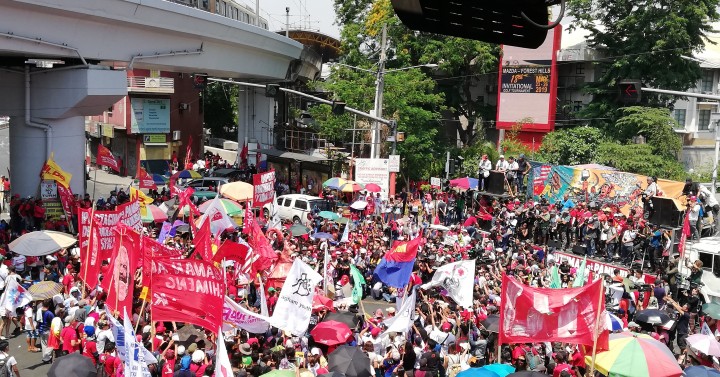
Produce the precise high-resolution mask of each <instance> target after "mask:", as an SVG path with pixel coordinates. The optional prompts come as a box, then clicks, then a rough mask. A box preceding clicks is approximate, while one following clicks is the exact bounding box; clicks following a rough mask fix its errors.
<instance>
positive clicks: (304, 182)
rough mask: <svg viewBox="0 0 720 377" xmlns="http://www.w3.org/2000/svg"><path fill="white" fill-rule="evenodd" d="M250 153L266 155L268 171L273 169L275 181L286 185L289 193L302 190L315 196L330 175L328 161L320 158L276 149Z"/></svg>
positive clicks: (330, 170) (330, 169)
mask: <svg viewBox="0 0 720 377" xmlns="http://www.w3.org/2000/svg"><path fill="white" fill-rule="evenodd" d="M250 152H251V153H256V152H259V153H262V154H264V155H266V156H267V167H268V169H275V179H276V181H277V182H279V183H284V184H287V185H288V187H290V192H291V193H298V192H301V190H303V189H304V190H303V191H304V192H305V193H306V194H309V195H317V194H319V192H320V190H322V183H323V182H325V181H326V180H328V179H329V178H330V174H331V173H332V168H331V166H330V160H327V159H323V158H320V157H315V156H310V155H307V154H302V153H292V152H285V151H279V150H277V149H260V150H257V151H250Z"/></svg>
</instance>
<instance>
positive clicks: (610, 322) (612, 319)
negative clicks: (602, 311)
mask: <svg viewBox="0 0 720 377" xmlns="http://www.w3.org/2000/svg"><path fill="white" fill-rule="evenodd" d="M606 314H607V315H606V316H605V328H607V329H608V330H610V331H622V329H623V321H622V319H620V318H618V316H616V315H615V314H611V313H609V312H606Z"/></svg>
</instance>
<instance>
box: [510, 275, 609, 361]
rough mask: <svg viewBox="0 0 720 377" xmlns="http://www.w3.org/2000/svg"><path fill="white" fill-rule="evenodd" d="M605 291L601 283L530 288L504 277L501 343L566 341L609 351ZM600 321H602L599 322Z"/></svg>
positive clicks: (599, 281)
mask: <svg viewBox="0 0 720 377" xmlns="http://www.w3.org/2000/svg"><path fill="white" fill-rule="evenodd" d="M604 311H605V292H604V289H603V281H602V279H601V280H598V281H596V282H594V283H591V284H587V285H585V286H584V287H580V288H567V289H550V288H532V287H528V286H526V285H524V284H522V283H521V282H519V281H517V280H516V279H514V278H510V277H508V276H506V275H504V274H503V279H502V294H501V297H500V318H501V321H500V329H499V333H498V337H499V339H498V341H499V342H500V343H531V342H556V341H557V342H563V343H575V344H585V345H589V346H592V345H593V343H594V339H595V329H596V328H597V329H598V330H599V331H600V336H599V337H598V349H600V350H606V349H607V348H608V332H607V330H606V329H605V316H604V313H603V312H604ZM598 319H599V321H598Z"/></svg>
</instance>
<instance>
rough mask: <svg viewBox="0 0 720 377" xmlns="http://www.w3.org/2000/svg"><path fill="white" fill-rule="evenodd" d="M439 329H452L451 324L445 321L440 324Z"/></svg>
mask: <svg viewBox="0 0 720 377" xmlns="http://www.w3.org/2000/svg"><path fill="white" fill-rule="evenodd" d="M440 329H441V330H442V331H450V330H452V325H451V324H450V323H449V322H445V323H443V324H442V326H441V327H440Z"/></svg>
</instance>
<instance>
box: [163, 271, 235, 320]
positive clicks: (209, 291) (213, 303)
mask: <svg viewBox="0 0 720 377" xmlns="http://www.w3.org/2000/svg"><path fill="white" fill-rule="evenodd" d="M151 281H152V284H151V285H150V291H151V292H152V295H151V297H152V298H151V301H150V302H151V308H152V312H153V318H154V320H156V321H176V322H189V323H192V324H193V325H198V326H202V327H204V328H205V329H206V330H212V331H213V332H215V331H217V329H219V328H220V326H221V325H222V312H223V302H224V297H225V279H224V278H223V273H222V271H220V269H218V268H217V267H215V264H214V263H212V262H205V261H201V260H197V259H169V258H153V261H152V279H151Z"/></svg>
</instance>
